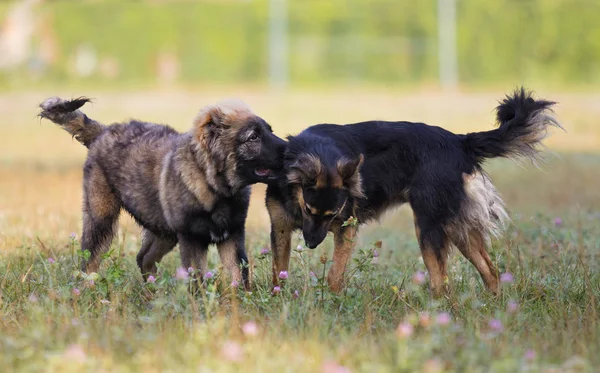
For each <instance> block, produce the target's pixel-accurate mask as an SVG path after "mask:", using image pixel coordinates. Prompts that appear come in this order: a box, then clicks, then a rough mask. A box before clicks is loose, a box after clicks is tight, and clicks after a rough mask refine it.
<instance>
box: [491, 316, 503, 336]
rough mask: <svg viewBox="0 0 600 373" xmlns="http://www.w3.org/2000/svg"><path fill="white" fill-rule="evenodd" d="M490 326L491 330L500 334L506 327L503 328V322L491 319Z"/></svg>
mask: <svg viewBox="0 0 600 373" xmlns="http://www.w3.org/2000/svg"><path fill="white" fill-rule="evenodd" d="M488 325H489V327H490V329H492V331H494V332H496V333H500V332H502V330H503V329H504V327H503V326H502V321H500V320H498V319H491V320H490V321H489V323H488Z"/></svg>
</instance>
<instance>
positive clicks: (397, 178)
mask: <svg viewBox="0 0 600 373" xmlns="http://www.w3.org/2000/svg"><path fill="white" fill-rule="evenodd" d="M552 105H553V102H550V101H545V100H537V101H536V100H534V99H533V98H532V97H531V94H530V93H527V92H526V91H525V90H524V89H520V90H517V91H516V92H515V93H514V94H513V95H512V96H509V97H507V98H506V99H504V100H503V101H502V102H501V104H500V106H498V108H497V118H498V122H499V128H497V129H495V130H491V131H486V132H478V133H470V134H467V135H459V134H454V133H452V132H450V131H447V130H445V129H443V128H440V127H435V126H430V125H426V124H423V123H411V122H384V121H369V122H362V123H355V124H349V125H335V124H319V125H315V126H312V127H309V128H308V129H306V130H305V131H303V132H301V133H300V134H299V135H297V136H290V137H289V138H288V139H289V143H288V147H287V150H286V153H285V163H284V167H285V170H286V172H287V174H288V178H282V179H281V180H280V183H279V185H278V186H273V185H271V186H269V187H268V189H267V204H269V203H271V204H272V203H274V202H275V203H278V204H280V205H282V206H284V210H285V211H286V219H289V220H290V221H293V223H292V224H293V228H294V229H302V230H303V235H304V239H305V241H306V245H307V246H308V247H310V248H315V247H316V246H318V245H319V244H320V243H321V242H322V241H323V239H324V238H325V236H326V234H327V232H328V231H333V232H334V233H335V232H336V230H339V229H341V228H339V227H340V226H341V225H342V224H343V222H345V221H347V220H348V219H349V218H350V217H351V216H353V217H356V218H358V221H359V223H361V224H362V223H366V222H368V221H370V220H373V219H376V218H378V217H379V216H380V215H381V214H382V213H383V212H385V211H386V210H387V209H388V208H390V207H392V206H396V205H400V204H403V203H406V202H408V203H409V204H410V205H411V207H412V209H413V211H414V215H415V224H416V226H417V227H418V231H419V232H420V235H419V242H420V245H421V247H422V248H424V247H425V248H433V250H434V251H435V253H436V255H437V256H438V258H439V259H440V261H444V258H443V257H444V256H445V255H446V251H447V246H448V245H449V242H453V243H454V244H456V245H459V244H461V243H462V244H464V240H465V237H464V235H463V236H460V235H459V234H458V233H457V234H454V233H452V232H451V230H452V227H455V226H456V225H459V224H460V223H461V222H466V221H467V220H469V219H471V220H473V219H472V217H470V216H467V215H468V213H469V212H468V211H466V209H467V208H471V207H467V203H468V201H467V199H468V197H467V195H466V193H467V192H466V190H465V180H470V179H465V177H470V176H471V175H473V176H472V177H478V178H479V179H478V182H479V181H480V180H483V181H484V182H488V181H489V178H488V177H487V175H485V173H483V171H482V169H481V166H482V162H483V161H484V160H485V159H486V158H493V157H523V156H525V157H530V158H532V157H534V156H535V155H536V152H537V147H538V145H539V143H540V141H541V140H542V139H543V137H544V135H545V131H546V130H547V127H548V126H549V125H556V126H559V125H558V122H556V121H555V120H554V118H552V117H551V116H549V115H544V113H543V112H544V111H545V110H547V109H550V108H551V106H552ZM307 155H310V156H309V157H307ZM361 155H362V156H364V163H363V164H362V166H360V169H359V172H360V178H358V179H354V180H353V181H352V182H347V181H346V179H344V177H343V172H341V171H339V162H340V160H350V161H351V162H350V163H351V164H360V162H357V161H353V162H354V163H352V160H357V159H359V158H360V156H361ZM307 158H309V159H313V160H314V159H316V160H317V162H319V161H320V163H321V165H320V166H319V165H317V166H314V165H313V163H315V162H314V161H310V160H309V161H306V159H307ZM303 167H304V168H305V169H307V170H309V171H310V170H312V171H310V172H305V173H304V174H300V176H299V177H296V176H295V175H296V174H295V173H296V172H297V170H296V169H297V168H303ZM314 170H316V171H314ZM311 173H312V174H311ZM324 173H325V174H324ZM315 174H316V175H319V176H318V177H317V178H315ZM290 175H292V176H290ZM340 177H341V178H342V179H343V180H344V182H343V185H342V186H341V187H339V185H338V186H334V185H332V183H333V182H334V180H336V178H337V179H339V178H340ZM319 178H321V182H320V184H321V185H320V186H319V185H318V184H319V183H318V182H315V179H319ZM352 183H354V185H352ZM356 183H359V185H356ZM338 184H339V182H338ZM489 187H490V188H491V189H489V190H491V191H493V192H494V193H495V189H494V188H493V185H491V183H490V185H489ZM299 189H300V190H301V192H299ZM299 195H300V197H298V196H299ZM490 195H491V197H490V200H489V201H486V202H485V204H487V203H489V204H490V206H483V210H484V211H487V209H489V211H487V215H488V216H491V218H490V219H499V216H497V215H498V211H495V210H494V208H499V209H500V210H499V211H500V212H501V213H502V214H505V212H504V210H503V208H502V206H501V205H502V201H501V199H500V197H499V196H498V195H497V194H490ZM301 200H303V201H301ZM302 202H304V203H305V205H304V206H303V205H302ZM494 202H497V204H499V205H500V206H496V207H493V206H492V205H493V203H494ZM474 203H480V201H475V202H474ZM480 204H481V203H480ZM311 208H312V209H313V211H310V209H311ZM302 209H304V210H305V211H303V210H302ZM314 211H316V212H317V213H316V214H315V213H314ZM324 211H333V212H336V214H334V215H331V214H330V216H325V215H324V214H322V213H323V212H324ZM272 224H273V226H274V227H275V226H276V224H274V223H273V222H272ZM469 224H473V226H476V225H477V224H480V226H481V227H483V226H485V224H484V223H478V222H472V221H471V223H469ZM480 226H477V227H476V228H473V229H479V228H480ZM488 226H494V225H493V223H492V224H489V225H488ZM336 227H337V228H336ZM467 228H468V227H467ZM466 231H467V232H468V230H466ZM481 233H482V237H487V236H488V235H489V233H490V232H481ZM468 234H469V233H467V235H468ZM273 237H274V236H273ZM444 263H445V262H444ZM444 265H445V264H444ZM444 271H445V269H444ZM488 279H489V277H488Z"/></svg>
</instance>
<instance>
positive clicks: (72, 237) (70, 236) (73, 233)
mask: <svg viewBox="0 0 600 373" xmlns="http://www.w3.org/2000/svg"><path fill="white" fill-rule="evenodd" d="M69 238H70V239H72V240H74V239H76V238H77V234H76V233H75V232H71V234H70V235H69Z"/></svg>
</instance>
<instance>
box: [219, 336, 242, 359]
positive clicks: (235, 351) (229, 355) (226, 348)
mask: <svg viewBox="0 0 600 373" xmlns="http://www.w3.org/2000/svg"><path fill="white" fill-rule="evenodd" d="M221 354H222V355H223V357H224V358H225V359H226V360H229V361H233V362H240V361H242V359H243V357H244V356H243V355H244V350H242V346H240V344H239V343H237V342H234V341H227V342H225V343H224V344H223V347H221Z"/></svg>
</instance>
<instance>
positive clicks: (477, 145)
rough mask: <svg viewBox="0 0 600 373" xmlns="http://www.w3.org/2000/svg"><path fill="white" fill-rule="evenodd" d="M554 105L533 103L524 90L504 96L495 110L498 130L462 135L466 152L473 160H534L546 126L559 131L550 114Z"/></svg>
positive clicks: (545, 133) (552, 103)
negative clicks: (504, 158)
mask: <svg viewBox="0 0 600 373" xmlns="http://www.w3.org/2000/svg"><path fill="white" fill-rule="evenodd" d="M554 104H555V102H552V101H546V100H535V99H534V98H533V97H532V93H531V92H528V91H526V90H525V89H524V88H520V89H517V90H516V91H515V92H514V93H513V94H512V95H511V96H506V98H505V99H504V100H502V101H501V102H500V105H498V107H497V108H496V116H497V121H498V128H496V129H494V130H491V131H484V132H474V133H469V134H467V135H466V140H465V143H466V150H467V152H468V153H469V154H470V155H471V156H472V157H473V158H474V159H475V160H476V161H477V162H482V161H483V160H484V159H486V158H495V157H506V158H524V159H529V160H532V161H535V159H536V158H537V156H538V154H539V149H540V147H541V146H542V140H543V139H544V138H545V137H546V135H547V132H548V128H549V127H550V126H554V127H558V128H561V129H563V128H562V126H561V125H560V123H559V122H558V121H557V120H556V119H555V118H554V116H553V115H552V114H553V112H552V106H553V105H554Z"/></svg>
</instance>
